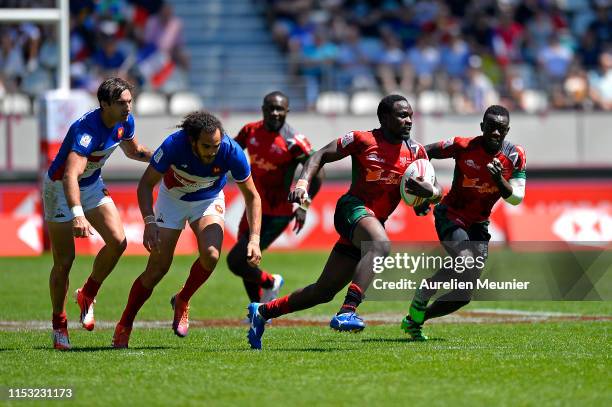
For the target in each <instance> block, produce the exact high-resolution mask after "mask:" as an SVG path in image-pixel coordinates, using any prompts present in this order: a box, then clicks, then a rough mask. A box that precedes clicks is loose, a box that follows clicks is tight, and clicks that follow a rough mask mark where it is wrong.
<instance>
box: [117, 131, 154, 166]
mask: <svg viewBox="0 0 612 407" xmlns="http://www.w3.org/2000/svg"><path fill="white" fill-rule="evenodd" d="M119 146H120V147H121V149H122V150H123V153H124V154H125V156H126V157H127V158H130V159H132V160H136V161H143V162H149V161H151V155H152V154H153V153H152V152H151V150H149V149H148V148H147V147H145V146H143V145H142V144H138V141H137V140H136V137H134V138H132V139H130V140H125V141H122V142H121V143H120V144H119Z"/></svg>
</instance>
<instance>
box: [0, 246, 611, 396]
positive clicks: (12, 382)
mask: <svg viewBox="0 0 612 407" xmlns="http://www.w3.org/2000/svg"><path fill="white" fill-rule="evenodd" d="M325 260H326V253H297V254H296V253H266V254H265V260H264V261H265V267H266V268H267V269H269V270H270V271H272V272H278V273H281V274H283V275H284V276H285V278H286V285H285V289H284V292H289V291H290V290H292V289H294V288H297V287H300V286H302V285H305V284H308V283H310V282H312V281H314V279H315V278H316V276H318V274H319V272H320V270H321V268H322V266H323V264H324V262H325ZM145 261H146V259H145V258H143V257H124V258H123V259H121V261H120V263H119V265H118V267H117V269H116V270H115V271H114V272H113V274H111V276H110V277H109V278H108V279H107V281H106V282H105V284H104V286H103V287H102V289H101V290H100V293H99V295H98V298H97V301H98V302H97V306H96V320H97V321H99V322H108V324H102V326H108V328H102V329H100V327H97V328H96V329H95V331H94V332H86V331H84V330H82V329H72V330H71V331H70V333H71V341H72V345H73V350H72V351H70V352H57V351H54V350H53V349H52V348H51V340H50V322H48V321H49V320H50V313H51V311H50V300H49V294H48V286H47V281H48V273H49V268H50V266H51V259H50V257H48V256H45V257H41V258H23V259H6V258H5V259H0V389H2V387H3V386H4V389H3V393H6V387H72V388H73V389H74V398H73V399H72V400H71V401H70V402H69V403H71V405H75V406H76V405H105V406H108V405H119V404H122V405H123V404H126V405H127V404H132V405H169V404H182V405H237V404H239V405H265V404H267V405H272V404H281V403H282V404H287V405H315V404H316V405H319V404H333V405H355V404H357V405H361V404H366V403H367V404H375V405H392V404H393V405H449V404H452V405H470V406H472V405H589V406H592V405H601V406H608V405H612V380H611V379H610V371H611V368H612V363H611V361H610V354H612V352H611V351H612V346H611V343H610V339H609V330H610V327H612V323H611V322H610V320H609V318H607V320H592V319H594V318H591V320H586V318H585V320H580V319H577V320H574V321H558V320H551V321H550V322H537V323H524V322H523V323H480V324H479V323H472V322H463V323H460V322H458V323H438V324H431V325H430V326H427V334H428V335H429V336H430V338H431V340H430V341H428V342H426V343H415V342H410V341H407V340H406V338H405V336H404V335H403V334H402V332H401V331H400V330H399V316H400V315H401V314H402V313H404V312H405V311H406V307H407V304H406V303H400V302H368V301H366V302H365V303H364V304H363V305H362V306H361V307H360V312H361V314H362V315H363V316H364V318H365V319H366V321H367V320H368V315H390V316H394V315H397V316H398V320H397V323H393V324H391V323H389V324H383V325H376V326H369V327H368V328H367V329H366V330H365V331H364V332H363V333H362V334H359V335H354V334H338V333H335V332H333V331H331V330H330V329H329V328H327V327H326V324H325V322H321V324H320V326H299V327H285V326H274V325H273V326H272V327H271V328H269V329H268V330H267V331H266V335H265V336H264V350H263V351H261V352H258V351H252V350H250V349H249V348H248V345H247V342H246V327H244V326H238V325H236V326H235V327H231V326H230V327H223V328H192V329H191V330H190V334H189V336H188V337H187V338H185V339H179V338H177V337H175V336H174V335H173V333H172V331H171V329H170V323H171V317H172V313H171V309H170V306H169V304H168V300H169V298H170V296H171V295H172V294H173V293H174V292H176V291H177V289H178V288H179V287H180V286H181V284H182V282H183V281H184V279H185V278H186V275H187V273H188V269H189V266H190V264H191V262H192V261H193V257H190V258H188V257H177V258H176V259H175V261H174V264H173V267H172V270H171V271H170V273H169V274H168V275H167V276H166V278H165V279H164V280H163V281H162V283H160V285H159V286H158V287H157V288H156V290H155V292H154V293H153V296H152V297H151V299H150V300H149V301H148V302H147V304H145V306H144V307H143V309H142V310H141V312H140V314H139V316H138V318H137V321H145V320H146V321H167V324H165V325H167V327H166V328H151V329H146V328H140V329H138V328H135V329H134V331H133V333H132V339H131V341H130V349H128V350H119V351H117V350H112V349H110V347H109V344H110V341H111V337H112V328H111V326H112V325H111V324H110V323H114V322H116V321H117V319H118V318H119V317H120V314H121V312H122V310H123V307H124V305H125V302H126V300H127V294H128V291H129V289H130V286H131V284H132V282H133V280H134V278H135V277H136V276H137V275H138V274H139V273H140V272H141V271H142V269H143V267H144V264H145ZM91 264H92V258H91V257H79V258H77V260H76V261H75V264H74V268H73V271H72V274H71V281H72V284H71V292H72V291H73V290H74V288H76V287H78V286H80V285H81V284H82V282H83V281H84V279H85V277H86V276H87V274H88V273H89V269H90V267H91ZM343 295H344V293H343V292H342V293H340V294H339V295H338V296H337V297H336V299H335V300H334V301H333V302H332V303H330V304H325V305H322V306H319V307H316V308H314V309H311V310H307V311H304V312H301V313H297V314H295V315H292V316H290V318H296V317H305V316H308V317H316V318H321V320H322V321H324V320H327V319H328V318H329V317H331V315H332V314H333V313H334V312H335V311H336V310H337V308H338V305H339V304H340V302H341V301H342V298H343ZM247 302H248V301H247V298H246V295H245V294H244V292H243V288H242V283H241V281H240V280H239V279H238V278H236V277H234V276H233V275H232V274H231V273H230V272H229V271H228V270H227V268H226V266H225V264H224V261H222V262H220V265H219V267H218V268H217V270H216V271H215V273H214V274H213V276H212V277H211V279H210V280H209V281H208V282H207V283H206V285H205V286H204V287H203V288H202V289H201V290H200V291H199V292H198V293H197V294H196V295H195V297H194V298H193V299H192V306H191V317H192V320H204V321H206V320H211V319H222V320H225V321H228V320H236V321H238V320H239V319H241V318H243V317H244V315H245V312H246V311H245V307H246V305H247ZM479 308H486V309H494V308H500V309H513V310H524V311H542V312H562V313H572V314H580V315H584V316H591V317H593V316H608V317H610V316H612V302H480V303H474V304H470V305H469V306H468V310H472V311H473V310H477V309H479ZM67 311H68V316H69V320H70V321H71V322H74V321H76V320H77V318H78V311H77V306H76V305H75V304H74V303H73V302H72V301H69V303H68V305H67ZM19 321H21V322H19ZM2 324H4V325H2ZM11 324H12V325H11ZM278 325H281V324H278ZM2 326H4V328H2ZM46 326H48V327H49V328H46ZM0 397H2V395H1V394H0ZM46 402H47V403H55V404H57V401H46ZM6 403H8V404H11V403H13V404H14V405H20V403H23V401H12V402H11V401H7V400H6V399H4V400H0V404H6ZM42 403H45V401H43V402H42Z"/></svg>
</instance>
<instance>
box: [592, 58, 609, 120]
mask: <svg viewBox="0 0 612 407" xmlns="http://www.w3.org/2000/svg"><path fill="white" fill-rule="evenodd" d="M589 85H590V96H591V98H592V99H593V102H595V106H596V107H597V108H599V109H601V110H606V111H610V110H612V49H607V50H605V51H604V52H603V53H602V54H601V56H600V57H599V71H598V72H593V73H591V75H590V77H589Z"/></svg>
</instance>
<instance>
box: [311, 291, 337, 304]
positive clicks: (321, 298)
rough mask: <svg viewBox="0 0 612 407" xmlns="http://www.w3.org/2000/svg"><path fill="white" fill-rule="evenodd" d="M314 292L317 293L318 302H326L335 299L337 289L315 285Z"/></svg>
mask: <svg viewBox="0 0 612 407" xmlns="http://www.w3.org/2000/svg"><path fill="white" fill-rule="evenodd" d="M313 293H316V294H315V295H316V297H317V304H325V303H328V302H330V301H331V300H333V299H334V297H335V296H336V294H337V291H334V290H333V289H331V288H329V287H315V288H314V290H313Z"/></svg>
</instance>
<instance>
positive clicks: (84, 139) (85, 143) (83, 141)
mask: <svg viewBox="0 0 612 407" xmlns="http://www.w3.org/2000/svg"><path fill="white" fill-rule="evenodd" d="M90 143H91V136H90V135H89V134H83V137H81V139H80V140H79V144H80V145H82V146H83V147H85V148H87V147H89V144H90Z"/></svg>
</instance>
